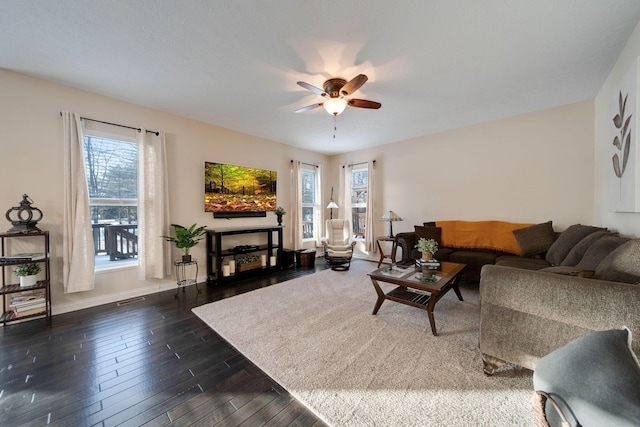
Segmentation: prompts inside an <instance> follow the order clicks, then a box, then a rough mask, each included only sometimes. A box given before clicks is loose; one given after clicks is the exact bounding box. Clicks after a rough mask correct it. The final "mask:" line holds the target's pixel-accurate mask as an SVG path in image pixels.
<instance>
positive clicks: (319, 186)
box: [316, 166, 328, 248]
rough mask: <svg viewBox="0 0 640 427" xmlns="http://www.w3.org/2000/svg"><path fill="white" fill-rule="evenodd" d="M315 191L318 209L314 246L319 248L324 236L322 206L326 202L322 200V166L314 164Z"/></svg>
mask: <svg viewBox="0 0 640 427" xmlns="http://www.w3.org/2000/svg"><path fill="white" fill-rule="evenodd" d="M316 191H317V193H316V198H317V200H316V204H317V205H318V209H316V211H317V215H318V218H317V221H316V225H317V228H318V229H317V230H316V247H317V248H319V247H321V246H322V238H323V237H324V235H323V234H322V230H323V227H322V224H324V207H325V206H326V205H327V204H328V203H324V201H323V200H322V166H316Z"/></svg>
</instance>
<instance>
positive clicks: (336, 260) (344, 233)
mask: <svg viewBox="0 0 640 427" xmlns="http://www.w3.org/2000/svg"><path fill="white" fill-rule="evenodd" d="M349 236H350V230H349V221H348V220H346V219H328V220H327V222H326V237H325V238H323V239H322V247H323V248H324V257H325V259H326V260H327V262H328V263H329V265H331V269H332V270H348V269H349V267H350V266H351V257H352V256H353V248H354V247H355V246H356V242H355V241H351V238H350V237H349Z"/></svg>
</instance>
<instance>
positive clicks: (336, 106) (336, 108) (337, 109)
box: [322, 98, 347, 116]
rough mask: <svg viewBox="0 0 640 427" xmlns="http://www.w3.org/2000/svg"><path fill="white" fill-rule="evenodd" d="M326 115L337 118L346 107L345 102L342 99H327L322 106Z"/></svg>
mask: <svg viewBox="0 0 640 427" xmlns="http://www.w3.org/2000/svg"><path fill="white" fill-rule="evenodd" d="M322 106H323V107H324V109H325V110H327V113H329V114H332V115H334V116H337V115H338V114H341V113H342V112H343V111H344V109H345V108H346V107H347V101H345V100H344V99H342V98H329V99H327V100H326V101H324V103H323V104H322Z"/></svg>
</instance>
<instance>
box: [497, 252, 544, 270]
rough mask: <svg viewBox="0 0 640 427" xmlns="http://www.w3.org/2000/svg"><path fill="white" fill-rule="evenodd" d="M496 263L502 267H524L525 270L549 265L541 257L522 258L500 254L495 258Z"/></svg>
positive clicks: (538, 268)
mask: <svg viewBox="0 0 640 427" xmlns="http://www.w3.org/2000/svg"><path fill="white" fill-rule="evenodd" d="M496 265H500V266H502V267H514V268H524V269H526V270H540V269H542V268H546V267H549V263H548V262H547V261H546V260H544V259H541V258H523V257H519V256H517V255H502V256H499V257H498V258H497V259H496Z"/></svg>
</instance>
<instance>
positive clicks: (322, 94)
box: [298, 82, 329, 96]
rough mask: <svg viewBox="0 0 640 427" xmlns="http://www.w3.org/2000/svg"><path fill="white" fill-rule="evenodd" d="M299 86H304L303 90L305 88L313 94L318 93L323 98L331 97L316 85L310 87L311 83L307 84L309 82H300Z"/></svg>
mask: <svg viewBox="0 0 640 427" xmlns="http://www.w3.org/2000/svg"><path fill="white" fill-rule="evenodd" d="M298 84H299V85H300V86H302V87H303V88H305V89H307V90H310V91H311V92H313V93H317V94H318V95H321V96H329V95H328V94H327V92H325V91H323V90H322V89H320V88H319V87H315V86H314V85H310V84H309V83H307V82H298Z"/></svg>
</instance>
